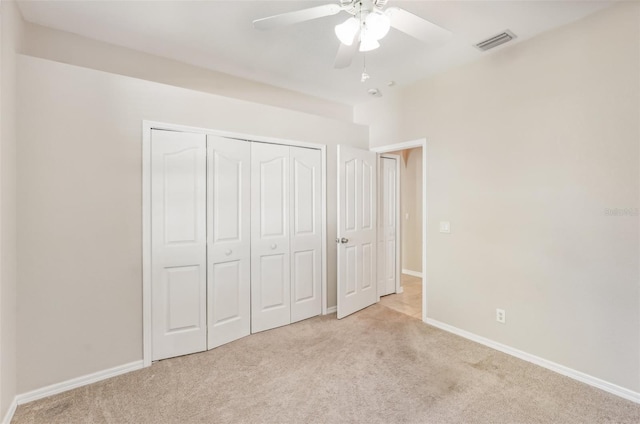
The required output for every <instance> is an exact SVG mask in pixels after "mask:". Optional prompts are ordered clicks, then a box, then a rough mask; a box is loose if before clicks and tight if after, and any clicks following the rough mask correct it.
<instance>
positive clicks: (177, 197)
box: [150, 129, 322, 360]
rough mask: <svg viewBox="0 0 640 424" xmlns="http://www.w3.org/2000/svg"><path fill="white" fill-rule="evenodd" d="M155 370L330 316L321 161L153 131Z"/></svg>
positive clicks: (301, 152) (316, 156) (282, 148)
mask: <svg viewBox="0 0 640 424" xmlns="http://www.w3.org/2000/svg"><path fill="white" fill-rule="evenodd" d="M150 149H151V155H150V162H151V163H150V172H151V175H150V183H151V190H150V192H151V194H150V195H151V202H150V203H151V208H150V209H151V211H150V212H151V231H150V234H151V252H150V256H151V327H152V328H151V339H152V340H151V351H152V359H153V360H158V359H164V358H168V357H173V356H179V355H184V354H188V353H193V352H198V351H203V350H206V349H212V348H214V347H217V346H220V345H222V344H225V343H228V342H231V341H233V340H236V339H238V338H241V337H244V336H247V335H249V334H251V333H255V332H258V331H264V330H268V329H271V328H275V327H279V326H282V325H286V324H289V323H292V322H296V321H299V320H302V319H306V318H310V317H312V316H315V315H319V314H320V313H321V301H322V297H321V287H322V286H321V284H322V283H321V280H322V267H321V264H322V231H321V229H322V221H321V217H322V213H321V212H322V209H321V208H322V202H321V192H322V181H321V178H322V171H321V166H322V157H321V152H320V150H316V149H311V148H304V147H294V146H288V145H281V144H267V143H260V142H251V141H245V140H237V139H230V138H224V137H219V136H215V135H206V134H198V133H189V132H179V131H166V130H157V129H153V130H151V140H150Z"/></svg>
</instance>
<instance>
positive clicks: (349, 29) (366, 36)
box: [335, 0, 391, 52]
mask: <svg viewBox="0 0 640 424" xmlns="http://www.w3.org/2000/svg"><path fill="white" fill-rule="evenodd" d="M357 6H359V7H360V8H359V9H357V8H356V7H355V5H354V7H353V8H352V9H353V10H357V11H356V12H355V16H353V17H351V18H349V19H347V20H346V21H344V22H343V23H341V24H339V25H336V27H335V33H336V36H337V37H338V40H340V42H341V43H342V44H344V45H346V46H350V45H351V44H353V42H354V41H355V39H356V34H357V32H358V30H360V40H359V42H360V47H359V49H358V50H359V51H361V52H368V51H371V50H375V49H377V48H378V47H380V43H378V41H379V40H381V39H383V38H384V36H385V35H387V34H388V33H389V29H390V28H391V20H390V19H389V16H387V15H386V14H384V13H382V12H381V11H380V10H378V9H376V7H375V5H374V3H373V2H372V1H371V0H367V1H364V0H363V1H360V2H357Z"/></svg>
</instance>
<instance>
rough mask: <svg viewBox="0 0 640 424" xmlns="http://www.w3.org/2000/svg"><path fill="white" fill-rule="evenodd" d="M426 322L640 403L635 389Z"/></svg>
mask: <svg viewBox="0 0 640 424" xmlns="http://www.w3.org/2000/svg"><path fill="white" fill-rule="evenodd" d="M426 323H427V324H429V325H433V326H434V327H437V328H439V329H441V330H444V331H447V332H449V333H453V334H456V335H458V336H461V337H464V338H465V339H469V340H471V341H474V342H476V343H480V344H482V345H485V346H488V347H490V348H492V349H495V350H499V351H500V352H503V353H506V354H508V355H511V356H515V357H516V358H519V359H522V360H524V361H527V362H531V363H532V364H536V365H539V366H541V367H543V368H546V369H548V370H551V371H554V372H557V373H558V374H562V375H564V376H566V377H569V378H573V379H574V380H578V381H580V382H582V383H585V384H588V385H590V386H593V387H596V388H598V389H600V390H604V391H605V392H609V393H611V394H614V395H616V396H620V397H621V398H624V399H627V400H630V401H632V402H635V403H640V393H638V392H634V391H633V390H629V389H626V388H624V387H620V386H618V385H616V384H613V383H610V382H608V381H605V380H602V379H599V378H597V377H594V376H591V375H589V374H585V373H583V372H581V371H577V370H574V369H572V368H569V367H566V366H564V365H560V364H557V363H555V362H551V361H549V360H547V359H544V358H540V357H539V356H535V355H532V354H530V353H527V352H523V351H521V350H518V349H515V348H512V347H510V346H507V345H503V344H502V343H498V342H495V341H493V340H491V339H487V338H485V337H482V336H478V335H477V334H473V333H470V332H468V331H465V330H462V329H460V328H457V327H454V326H452V325H449V324H445V323H443V322H440V321H437V320H434V319H431V318H427V320H426Z"/></svg>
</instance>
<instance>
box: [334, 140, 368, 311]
mask: <svg viewBox="0 0 640 424" xmlns="http://www.w3.org/2000/svg"><path fill="white" fill-rule="evenodd" d="M376 180H377V177H376V154H375V153H373V152H369V151H367V150H361V149H354V148H351V147H346V146H338V234H337V236H338V238H337V239H336V241H338V242H339V243H338V318H343V317H345V316H347V315H349V314H352V313H354V312H356V311H359V310H360V309H363V308H366V307H367V306H369V305H372V304H373V303H375V302H376V300H377V298H378V294H377V289H376V286H377V284H376V282H377V279H376V266H375V262H376Z"/></svg>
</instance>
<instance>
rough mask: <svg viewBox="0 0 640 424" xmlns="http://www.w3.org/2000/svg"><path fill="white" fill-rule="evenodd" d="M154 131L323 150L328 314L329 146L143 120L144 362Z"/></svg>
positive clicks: (146, 362)
mask: <svg viewBox="0 0 640 424" xmlns="http://www.w3.org/2000/svg"><path fill="white" fill-rule="evenodd" d="M151 130H164V131H177V132H189V133H196V134H208V135H215V136H219V137H226V138H232V139H237V140H245V141H254V142H258V143H270V144H282V145H286V146H292V147H306V148H311V149H317V150H320V153H321V157H322V164H321V166H320V168H321V177H320V178H321V180H322V192H321V196H322V200H321V213H322V215H321V217H320V222H321V224H322V231H321V234H322V270H321V271H322V277H321V278H322V280H321V281H322V283H321V284H322V300H321V302H322V311H321V313H322V315H326V314H327V146H326V145H324V144H318V143H308V142H305V141H298V140H288V139H282V138H275V137H264V136H259V135H253V134H243V133H238V132H231V131H220V130H214V129H208V128H201V127H191V126H187V125H179V124H170V123H165V122H157V121H149V120H143V121H142V363H143V367H148V366H150V365H151V362H152V360H151V358H152V352H151V348H152V346H151V307H152V305H151Z"/></svg>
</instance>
